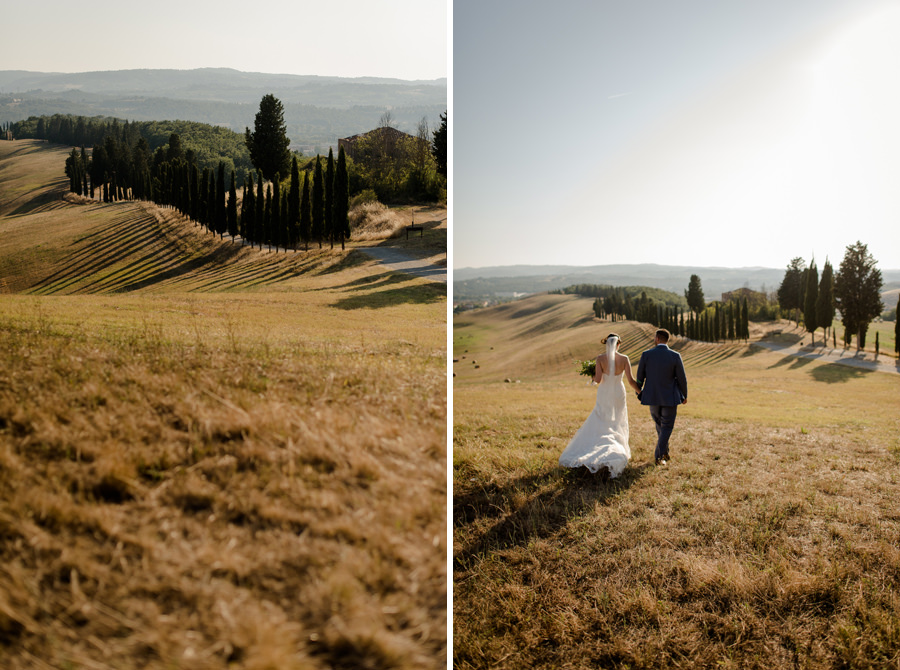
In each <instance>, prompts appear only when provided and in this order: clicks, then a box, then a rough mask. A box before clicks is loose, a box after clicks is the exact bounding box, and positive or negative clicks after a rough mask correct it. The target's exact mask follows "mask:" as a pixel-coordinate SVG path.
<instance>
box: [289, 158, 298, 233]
mask: <svg viewBox="0 0 900 670" xmlns="http://www.w3.org/2000/svg"><path fill="white" fill-rule="evenodd" d="M287 229H288V245H290V247H291V248H292V249H296V248H297V240H298V237H299V230H300V169H299V167H298V166H297V157H296V156H294V159H293V160H292V161H291V189H290V191H289V192H288V213H287Z"/></svg>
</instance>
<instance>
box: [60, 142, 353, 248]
mask: <svg viewBox="0 0 900 670" xmlns="http://www.w3.org/2000/svg"><path fill="white" fill-rule="evenodd" d="M65 169H66V175H67V176H68V177H69V187H70V190H72V192H74V193H77V194H79V195H83V196H86V197H90V198H92V199H94V198H98V197H99V198H100V199H101V200H103V201H104V202H115V201H118V200H146V201H150V202H153V203H155V204H157V205H159V206H162V207H171V208H174V209H176V210H177V211H179V212H180V213H181V214H182V215H184V216H185V217H187V218H188V219H190V220H192V221H194V222H196V223H197V224H199V225H201V226H202V227H204V228H205V229H207V230H208V231H210V232H212V233H215V234H218V235H220V236H224V235H226V234H228V235H230V236H231V237H232V238H236V237H238V236H240V237H241V238H242V239H243V240H244V241H245V242H247V243H249V244H251V246H252V245H254V244H258V245H259V246H260V248H262V246H263V245H269V246H274V247H276V248H277V247H283V248H285V249H288V248H292V249H296V248H297V247H298V246H299V245H300V244H301V243H302V244H303V245H305V247H306V248H307V249H308V248H309V244H310V243H318V244H319V247H322V245H323V243H324V242H329V243H330V244H331V246H332V247H333V246H334V245H335V243H338V242H339V243H340V244H341V246H342V248H343V246H344V242H345V240H347V239H348V238H349V236H350V224H349V219H348V210H349V180H348V174H347V163H346V159H345V157H344V152H343V149H341V150H339V152H338V158H337V160H336V161H335V159H334V153H333V151H332V150H331V149H329V152H328V158H327V160H326V161H325V166H324V168H323V166H322V160H321V157H319V156H317V157H316V160H315V163H314V168H313V170H312V171H303V177H302V179H301V175H300V169H299V167H298V162H297V157H296V156H293V157H292V158H291V162H290V178H289V180H285V181H282V180H281V177H280V174H279V173H277V172H276V173H274V175H273V176H272V179H271V181H268V182H266V180H265V178H264V175H263V173H262V172H261V170H258V171H257V172H256V180H255V181H254V177H253V173H252V172H251V173H250V174H249V175H248V176H247V179H246V180H245V181H244V184H243V194H242V197H241V198H240V208H239V207H238V196H237V186H236V181H237V180H236V174H235V171H233V170H232V171H230V172H226V169H225V163H224V161H220V162H219V164H218V166H217V167H216V169H215V170H212V169H210V168H203V169H202V170H201V169H200V167H199V166H198V164H197V162H196V160H193V159H192V158H191V157H190V156H187V155H186V154H185V153H184V151H183V150H182V147H181V139H180V137H179V136H178V135H177V134H174V133H173V134H172V135H171V136H170V138H169V143H168V145H167V149H166V151H165V152H164V154H157V155H156V156H154V158H152V159H151V158H150V157H149V152H148V147H147V143H146V140H144V139H143V138H140V139H138V141H137V143H136V144H135V146H134V148H133V149H131V150H130V151H127V150H125V148H124V147H123V146H121V145H120V144H119V143H118V142H117V141H116V140H115V138H114V137H113V136H111V135H110V136H107V137H106V138H105V139H104V142H103V143H102V144H100V145H97V146H95V147H94V148H93V150H92V151H91V153H90V155H88V153H87V152H86V151H85V149H81V151H79V150H77V149H72V152H71V153H70V154H69V156H68V158H67V159H66V168H65Z"/></svg>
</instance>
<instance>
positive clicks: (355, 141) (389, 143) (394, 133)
mask: <svg viewBox="0 0 900 670" xmlns="http://www.w3.org/2000/svg"><path fill="white" fill-rule="evenodd" d="M416 139H417V138H416V137H414V136H413V135H410V134H409V133H404V132H403V131H402V130H397V129H396V128H391V127H390V126H383V127H381V128H375V129H374V130H370V131H369V132H366V133H359V134H358V135H353V136H351V137H344V138H340V139H338V148H340V147H344V153H345V154H347V156H349V157H350V158H352V159H353V160H357V159H358V158H359V156H360V151H359V148H360V144H361V143H368V142H369V141H376V140H377V141H378V143H379V148H380V149H381V150H382V152H383V154H385V155H387V156H391V157H392V158H396V157H397V156H399V153H400V151H399V149H400V147H401V146H402V144H403V140H407V141H415V140H416ZM361 141H362V142H361Z"/></svg>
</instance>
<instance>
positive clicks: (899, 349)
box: [894, 295, 900, 354]
mask: <svg viewBox="0 0 900 670" xmlns="http://www.w3.org/2000/svg"><path fill="white" fill-rule="evenodd" d="M894 353H896V354H900V295H898V296H897V313H896V314H894Z"/></svg>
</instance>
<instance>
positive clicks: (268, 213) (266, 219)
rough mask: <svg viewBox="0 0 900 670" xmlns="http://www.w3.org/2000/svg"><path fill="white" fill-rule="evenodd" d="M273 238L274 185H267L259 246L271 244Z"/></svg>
mask: <svg viewBox="0 0 900 670" xmlns="http://www.w3.org/2000/svg"><path fill="white" fill-rule="evenodd" d="M271 239H272V185H271V184H267V185H266V209H265V214H264V215H263V226H262V235H261V236H260V240H259V248H260V249H262V245H263V243H265V244H270V240H271Z"/></svg>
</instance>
